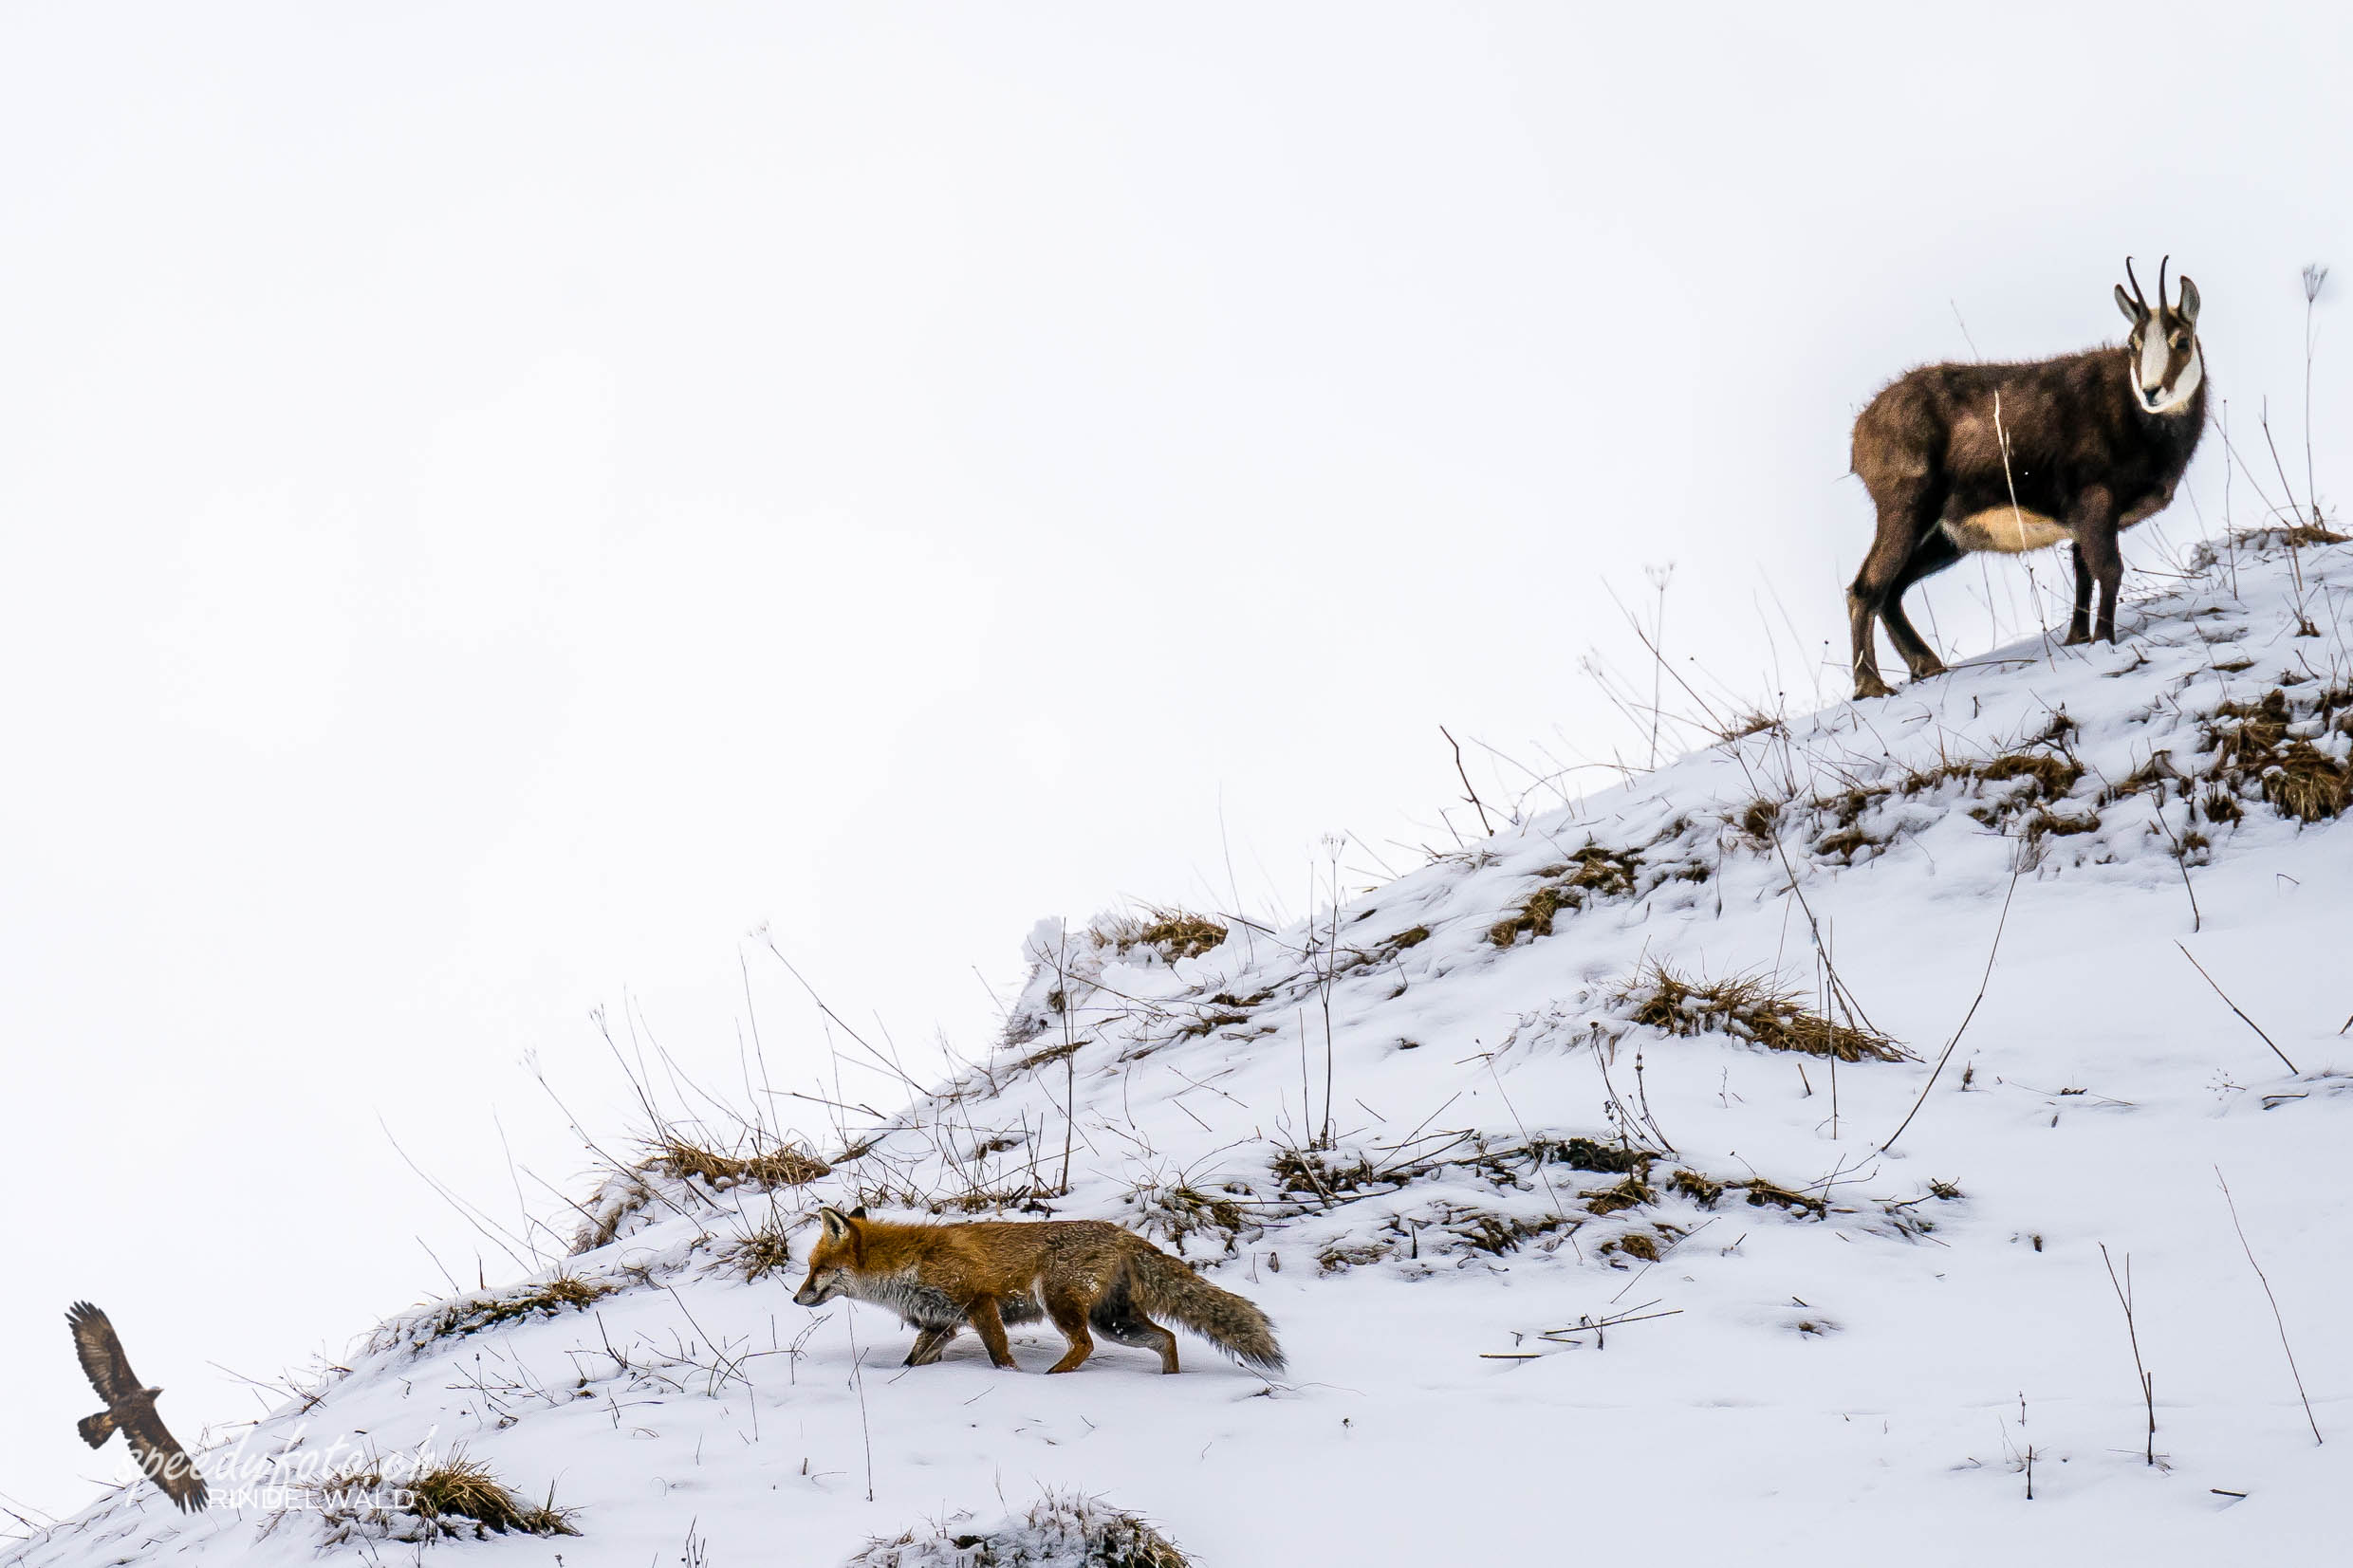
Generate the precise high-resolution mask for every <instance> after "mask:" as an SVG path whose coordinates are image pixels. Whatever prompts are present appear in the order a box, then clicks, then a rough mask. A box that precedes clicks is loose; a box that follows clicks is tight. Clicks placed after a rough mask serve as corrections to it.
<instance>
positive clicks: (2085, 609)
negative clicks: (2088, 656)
mask: <svg viewBox="0 0 2353 1568" xmlns="http://www.w3.org/2000/svg"><path fill="white" fill-rule="evenodd" d="M2067 553H2068V554H2069V555H2071V556H2073V557H2074V558H2075V616H2074V618H2072V619H2071V620H2069V621H2068V622H2067V641H2066V645H2067V646H2068V647H2070V648H2072V647H2074V646H2075V645H2076V644H2077V643H2079V642H2089V641H2090V640H2091V568H2090V567H2089V566H2086V565H2085V564H2084V546H2083V545H2081V544H2070V545H2068V546H2067Z"/></svg>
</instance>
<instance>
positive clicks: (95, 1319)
mask: <svg viewBox="0 0 2353 1568" xmlns="http://www.w3.org/2000/svg"><path fill="white" fill-rule="evenodd" d="M65 1321H66V1323H67V1324H68V1325H70V1326H71V1327H72V1329H73V1341H74V1355H75V1356H77V1357H79V1358H80V1359H81V1362H82V1374H83V1376H84V1377H87V1378H88V1379H89V1380H90V1387H92V1388H94V1389H96V1390H97V1391H98V1396H99V1397H100V1398H101V1399H103V1400H104V1401H106V1408H107V1410H109V1411H114V1412H115V1414H117V1415H118V1416H120V1413H121V1411H120V1406H121V1404H122V1402H123V1400H125V1399H127V1398H129V1397H130V1396H131V1395H132V1394H134V1393H138V1392H139V1390H140V1389H142V1388H144V1387H145V1386H146V1385H145V1384H143V1383H141V1382H140V1381H139V1374H137V1373H135V1372H133V1371H132V1370H131V1363H130V1359H129V1358H128V1357H127V1356H124V1355H123V1354H122V1341H121V1340H120V1339H118V1338H116V1337H115V1326H114V1324H112V1323H110V1322H108V1321H107V1320H106V1315H105V1314H104V1313H102V1312H101V1311H99V1310H98V1308H96V1307H94V1306H92V1305H91V1304H90V1303H89V1302H87V1301H76V1302H75V1303H74V1304H73V1307H72V1309H71V1310H70V1311H68V1312H67V1313H66V1314H65Z"/></svg>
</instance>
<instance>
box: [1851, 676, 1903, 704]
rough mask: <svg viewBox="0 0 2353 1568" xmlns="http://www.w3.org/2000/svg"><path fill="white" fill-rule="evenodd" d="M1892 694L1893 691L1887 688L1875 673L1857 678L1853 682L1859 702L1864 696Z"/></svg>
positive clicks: (1890, 695)
mask: <svg viewBox="0 0 2353 1568" xmlns="http://www.w3.org/2000/svg"><path fill="white" fill-rule="evenodd" d="M1894 695H1895V693H1894V692H1890V691H1889V690H1888V689H1887V683H1886V682H1885V681H1883V680H1881V679H1880V677H1879V676H1877V675H1870V676H1867V677H1862V678H1859V679H1857V680H1856V682H1855V700H1856V701H1857V702H1861V701H1862V699H1863V698H1865V697H1892V696H1894Z"/></svg>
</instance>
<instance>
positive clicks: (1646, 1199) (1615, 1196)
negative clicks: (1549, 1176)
mask: <svg viewBox="0 0 2353 1568" xmlns="http://www.w3.org/2000/svg"><path fill="white" fill-rule="evenodd" d="M1577 1196H1578V1197H1579V1198H1581V1199H1583V1200H1584V1206H1585V1212H1586V1213H1588V1214H1615V1213H1617V1212H1618V1211H1619V1210H1621V1209H1625V1208H1640V1207H1642V1206H1643V1205H1644V1204H1652V1203H1657V1202H1658V1191H1657V1190H1656V1189H1654V1188H1652V1187H1651V1186H1650V1184H1649V1183H1647V1182H1645V1181H1643V1180H1642V1179H1641V1177H1640V1176H1628V1177H1627V1178H1626V1179H1625V1180H1623V1181H1621V1182H1620V1183H1619V1184H1618V1185H1617V1186H1615V1187H1604V1188H1602V1189H1600V1190H1596V1191H1592V1192H1580V1193H1578V1194H1577Z"/></svg>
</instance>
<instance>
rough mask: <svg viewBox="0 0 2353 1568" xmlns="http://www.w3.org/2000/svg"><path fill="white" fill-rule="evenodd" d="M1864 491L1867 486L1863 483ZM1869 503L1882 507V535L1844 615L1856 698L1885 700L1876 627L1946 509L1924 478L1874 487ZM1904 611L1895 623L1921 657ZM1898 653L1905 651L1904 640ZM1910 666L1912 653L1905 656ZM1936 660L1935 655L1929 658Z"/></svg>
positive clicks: (1923, 648) (1851, 592) (1874, 543)
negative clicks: (1851, 638)
mask: <svg viewBox="0 0 2353 1568" xmlns="http://www.w3.org/2000/svg"><path fill="white" fill-rule="evenodd" d="M1865 483H1866V485H1868V484H1869V482H1868V481H1867V480H1866V481H1865ZM1869 488H1870V489H1871V499H1872V500H1873V501H1874V502H1876V503H1878V505H1879V511H1880V529H1879V533H1878V535H1877V536H1876V537H1875V538H1873V540H1872V541H1871V550H1870V553H1869V554H1868V555H1865V556H1864V557H1863V558H1862V570H1860V571H1858V572H1857V573H1856V574H1855V581H1854V586H1852V587H1850V588H1848V589H1847V590H1846V613H1847V622H1848V627H1849V630H1850V631H1851V632H1852V633H1853V636H1854V653H1855V695H1856V696H1858V697H1883V696H1885V695H1887V683H1886V682H1885V681H1883V680H1881V679H1880V664H1879V656H1878V655H1877V653H1876V652H1875V651H1874V650H1873V648H1872V646H1871V628H1872V624H1873V622H1875V621H1877V620H1880V619H1881V618H1883V617H1884V616H1885V615H1886V612H1887V608H1888V606H1889V604H1890V603H1891V602H1893V596H1894V595H1895V594H1896V593H1898V592H1899V591H1900V590H1899V587H1898V584H1899V583H1900V582H1901V581H1903V574H1904V569H1905V568H1906V567H1908V566H1909V565H1910V564H1911V563H1912V557H1913V556H1914V554H1915V553H1917V552H1918V549H1919V547H1920V544H1921V543H1922V541H1923V539H1924V538H1925V536H1926V535H1927V534H1928V532H1929V530H1930V529H1932V528H1934V527H1935V526H1936V514H1937V513H1938V512H1939V511H1940V510H1942V509H1943V507H1944V497H1943V495H1942V494H1941V493H1940V492H1939V491H1938V490H1937V489H1936V488H1934V487H1932V486H1931V485H1930V484H1929V482H1928V480H1927V477H1926V476H1925V475H1922V476H1921V477H1919V478H1916V479H1905V480H1900V481H1898V482H1896V483H1894V484H1890V485H1887V486H1885V487H1884V488H1883V489H1882V487H1881V486H1876V485H1871V486H1869ZM1902 617H1903V610H1902V607H1901V606H1900V605H1898V606H1897V607H1896V611H1895V619H1896V621H1901V622H1902V625H1903V627H1904V630H1905V631H1906V632H1911V636H1912V643H1913V646H1914V647H1915V648H1918V650H1920V651H1921V652H1923V653H1925V652H1926V651H1927V644H1926V643H1923V642H1921V641H1920V640H1919V634H1918V633H1917V632H1912V631H1911V623H1910V622H1909V621H1903V620H1902ZM1888 635H1889V636H1898V634H1897V632H1896V629H1895V622H1894V621H1891V622H1890V624H1889V626H1888ZM1898 647H1899V649H1901V648H1902V644H1901V642H1900V640H1899V643H1898ZM1904 653H1905V657H1906V659H1907V661H1908V660H1909V659H1910V656H1911V655H1910V651H1909V650H1904ZM1929 656H1930V657H1932V658H1933V657H1934V656H1935V655H1929Z"/></svg>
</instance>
